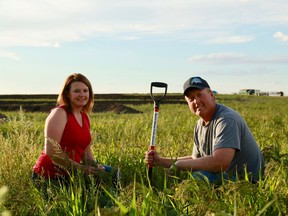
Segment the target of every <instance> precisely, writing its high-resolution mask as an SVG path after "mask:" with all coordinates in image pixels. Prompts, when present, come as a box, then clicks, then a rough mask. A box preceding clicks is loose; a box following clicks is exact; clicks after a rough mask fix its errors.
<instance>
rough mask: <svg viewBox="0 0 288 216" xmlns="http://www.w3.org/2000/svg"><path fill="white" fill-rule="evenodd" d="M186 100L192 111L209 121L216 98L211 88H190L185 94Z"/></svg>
mask: <svg viewBox="0 0 288 216" xmlns="http://www.w3.org/2000/svg"><path fill="white" fill-rule="evenodd" d="M185 100H186V101H187V103H188V106H189V109H190V110H191V112H192V113H195V114H196V115H198V116H200V117H201V118H203V119H204V121H209V120H210V118H212V116H213V114H214V111H215V105H216V100H215V97H214V95H213V92H212V91H211V90H210V89H209V88H205V89H196V88H193V89H191V90H188V92H187V93H186V95H185Z"/></svg>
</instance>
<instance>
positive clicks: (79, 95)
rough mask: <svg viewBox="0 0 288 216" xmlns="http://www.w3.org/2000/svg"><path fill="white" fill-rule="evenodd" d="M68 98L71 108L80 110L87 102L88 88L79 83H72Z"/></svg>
mask: <svg viewBox="0 0 288 216" xmlns="http://www.w3.org/2000/svg"><path fill="white" fill-rule="evenodd" d="M68 98H69V101H70V105H71V106H72V108H82V107H83V106H85V105H86V104H87V103H88V101H89V88H88V86H87V85H86V84H85V83H83V82H80V81H75V82H72V83H71V85H70V90H69V93H68Z"/></svg>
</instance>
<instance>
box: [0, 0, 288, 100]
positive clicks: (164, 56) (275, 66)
mask: <svg viewBox="0 0 288 216" xmlns="http://www.w3.org/2000/svg"><path fill="white" fill-rule="evenodd" d="M74 72H77V73H82V74H84V75H86V76H87V77H88V79H89V80H90V81H91V83H92V85H93V90H94V92H95V93H148V92H149V91H150V83H151V82H152V81H159V82H166V83H167V84H168V92H170V93H172V92H173V93H175V92H182V85H183V83H184V82H185V81H186V80H187V79H188V78H189V77H191V76H201V77H202V78H204V79H206V80H207V81H208V82H209V84H210V86H211V88H212V89H214V90H216V91H218V92H219V93H235V92H238V91H239V89H242V88H256V89H260V90H262V91H284V93H285V94H286V95H288V84H287V83H288V1H287V0H271V1H270V0H214V1H210V0H209V1H208V0H121V1H119V0H0V75H1V85H0V94H58V93H59V91H60V90H61V88H62V85H63V83H64V80H65V78H66V77H67V76H68V75H70V74H72V73H74Z"/></svg>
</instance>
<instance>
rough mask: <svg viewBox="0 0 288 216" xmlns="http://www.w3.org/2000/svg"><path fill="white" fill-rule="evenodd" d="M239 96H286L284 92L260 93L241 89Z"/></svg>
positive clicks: (257, 90) (256, 90)
mask: <svg viewBox="0 0 288 216" xmlns="http://www.w3.org/2000/svg"><path fill="white" fill-rule="evenodd" d="M239 94H242V95H260V96H284V92H283V91H270V92H264V91H260V90H259V89H241V90H240V91H239Z"/></svg>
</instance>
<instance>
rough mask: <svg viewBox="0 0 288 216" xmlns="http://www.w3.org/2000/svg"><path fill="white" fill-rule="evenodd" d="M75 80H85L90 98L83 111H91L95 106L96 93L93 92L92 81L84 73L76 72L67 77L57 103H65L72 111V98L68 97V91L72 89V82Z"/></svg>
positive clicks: (68, 109)
mask: <svg viewBox="0 0 288 216" xmlns="http://www.w3.org/2000/svg"><path fill="white" fill-rule="evenodd" d="M73 82H83V83H85V85H87V87H88V89H89V100H88V102H87V104H86V105H85V106H84V107H83V108H82V111H83V112H85V113H91V112H92V108H93V106H94V93H93V89H92V85H91V83H90V81H89V80H88V79H87V78H86V77H85V76H84V75H82V74H80V73H74V74H71V75H70V76H68V77H67V79H66V81H65V83H64V86H63V88H62V91H61V93H60V94H59V96H58V99H57V105H65V106H66V108H67V111H68V112H71V111H72V110H71V105H70V100H69V98H68V93H69V91H70V87H71V83H73Z"/></svg>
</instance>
